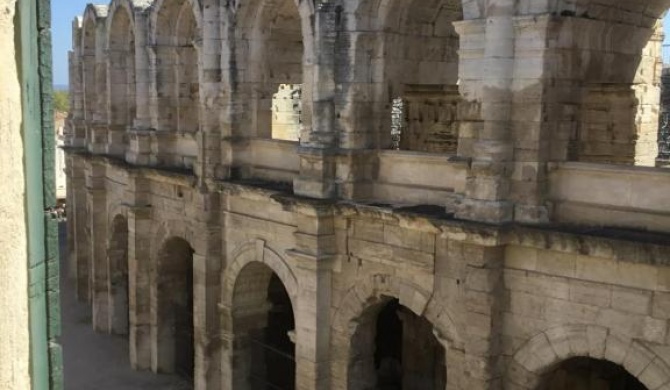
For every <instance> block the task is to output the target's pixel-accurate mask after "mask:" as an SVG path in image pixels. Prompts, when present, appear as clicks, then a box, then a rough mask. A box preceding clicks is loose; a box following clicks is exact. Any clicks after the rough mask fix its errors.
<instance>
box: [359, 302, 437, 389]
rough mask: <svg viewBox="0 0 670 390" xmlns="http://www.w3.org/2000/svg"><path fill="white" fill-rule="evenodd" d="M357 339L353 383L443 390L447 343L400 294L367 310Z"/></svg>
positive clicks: (374, 386) (381, 387) (361, 319)
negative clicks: (409, 307) (445, 344)
mask: <svg viewBox="0 0 670 390" xmlns="http://www.w3.org/2000/svg"><path fill="white" fill-rule="evenodd" d="M357 323H358V327H357V329H356V332H355V333H354V336H353V338H352V340H351V345H350V360H349V370H348V371H349V378H348V388H349V389H354V390H364V389H379V390H400V389H406V390H409V389H412V390H438V389H439V390H442V389H444V388H445V386H446V381H447V372H446V360H445V359H446V353H445V349H444V347H443V346H442V344H440V342H439V341H438V340H437V338H436V337H435V335H434V334H433V326H432V325H431V324H430V322H428V320H426V319H425V318H423V317H419V316H417V315H416V314H414V313H413V312H412V311H411V310H409V309H407V308H406V307H404V306H402V305H400V303H399V302H398V300H397V299H386V300H385V301H384V303H381V304H378V305H375V306H373V307H371V308H369V309H368V310H366V312H365V313H363V315H361V317H359V318H358V319H357Z"/></svg>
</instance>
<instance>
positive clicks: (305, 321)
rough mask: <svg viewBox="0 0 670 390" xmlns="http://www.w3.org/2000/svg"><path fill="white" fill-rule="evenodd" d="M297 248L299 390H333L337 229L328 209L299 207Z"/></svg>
mask: <svg viewBox="0 0 670 390" xmlns="http://www.w3.org/2000/svg"><path fill="white" fill-rule="evenodd" d="M294 213H295V216H296V219H297V221H298V229H297V232H296V233H295V239H296V248H295V249H293V250H290V251H289V253H288V255H289V256H291V257H293V258H294V259H295V260H296V263H297V270H298V271H297V272H298V275H297V277H298V280H300V283H301V289H300V296H299V297H298V304H297V308H298V310H297V312H296V313H295V316H296V320H295V323H296V355H295V358H296V389H299V390H326V389H329V388H330V383H329V379H330V375H329V367H330V306H331V302H330V301H331V290H332V263H333V261H334V256H335V250H336V249H335V248H336V244H335V226H334V216H333V214H332V208H331V207H329V206H326V205H324V206H296V208H295V210H294Z"/></svg>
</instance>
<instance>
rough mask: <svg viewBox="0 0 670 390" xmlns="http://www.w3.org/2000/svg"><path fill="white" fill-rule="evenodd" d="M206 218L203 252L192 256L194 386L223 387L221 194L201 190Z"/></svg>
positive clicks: (209, 389) (214, 389) (202, 388)
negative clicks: (220, 305)
mask: <svg viewBox="0 0 670 390" xmlns="http://www.w3.org/2000/svg"><path fill="white" fill-rule="evenodd" d="M198 196H199V197H200V199H201V204H202V205H203V209H202V211H203V213H204V214H203V215H206V221H205V223H204V224H203V226H202V228H201V231H202V232H205V234H202V235H200V236H201V237H202V242H201V243H199V245H196V243H194V245H196V246H199V247H202V248H203V254H194V256H193V278H194V280H193V288H194V291H193V299H194V302H193V314H194V316H193V320H194V331H195V341H194V342H195V388H196V389H197V390H220V389H221V337H220V330H221V317H220V314H219V313H220V312H219V302H220V298H221V274H222V264H221V256H222V255H221V249H222V243H221V237H222V233H221V228H220V224H219V222H218V221H219V215H220V213H219V212H218V210H219V195H218V194H216V193H213V194H199V195H198Z"/></svg>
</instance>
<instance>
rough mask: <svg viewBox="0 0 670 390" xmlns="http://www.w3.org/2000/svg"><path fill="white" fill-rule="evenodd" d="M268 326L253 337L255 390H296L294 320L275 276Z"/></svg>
mask: <svg viewBox="0 0 670 390" xmlns="http://www.w3.org/2000/svg"><path fill="white" fill-rule="evenodd" d="M267 302H268V304H269V309H268V313H267V323H266V326H265V327H264V328H263V329H261V330H259V331H258V332H257V333H256V334H252V335H251V338H252V339H251V342H252V350H253V352H252V363H251V383H252V387H251V388H252V389H267V390H292V389H294V388H295V375H294V372H295V345H294V340H292V337H293V335H294V329H295V320H294V316H293V307H292V306H291V300H290V298H289V295H288V292H287V291H286V289H285V288H284V285H283V284H282V282H281V280H280V279H279V277H278V276H277V275H276V274H272V277H271V278H270V284H269V285H268V292H267Z"/></svg>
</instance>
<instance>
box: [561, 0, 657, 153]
mask: <svg viewBox="0 0 670 390" xmlns="http://www.w3.org/2000/svg"><path fill="white" fill-rule="evenodd" d="M668 6H670V2H669V1H667V0H650V1H648V2H646V3H645V7H644V8H643V9H642V8H638V7H636V6H635V4H633V3H630V2H627V1H623V0H608V1H604V2H599V1H593V0H578V1H576V2H567V1H561V2H558V3H557V8H556V9H555V10H554V11H555V12H554V14H555V15H561V19H560V20H561V22H560V23H559V24H557V26H560V27H558V28H557V29H556V31H557V36H565V37H570V38H569V39H567V40H565V41H564V42H561V43H560V44H559V45H558V47H556V48H555V49H556V55H557V56H560V57H561V58H564V59H565V60H563V61H562V62H561V63H562V64H563V66H561V67H560V68H556V69H557V70H558V71H559V73H558V74H557V76H556V77H555V79H556V80H557V81H558V83H557V84H556V94H555V96H556V100H557V102H558V104H559V106H558V107H559V108H560V109H557V110H553V111H552V113H553V114H550V115H549V118H553V119H555V120H556V122H558V123H557V125H556V127H555V128H554V127H552V128H551V132H550V133H549V134H550V135H549V136H550V138H551V151H550V152H548V154H549V155H550V156H551V157H550V159H552V160H568V161H579V162H589V163H606V164H626V165H641V166H653V165H655V164H656V159H657V156H658V114H659V110H658V104H659V101H660V77H661V71H662V61H661V44H662V38H663V34H662V23H661V21H660V20H659V17H661V16H662V14H663V13H664V11H665V10H666V9H667V8H668ZM621 15H626V17H623V18H622V17H621ZM613 42H625V44H623V43H622V44H613ZM551 50H554V48H552V49H551Z"/></svg>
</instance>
